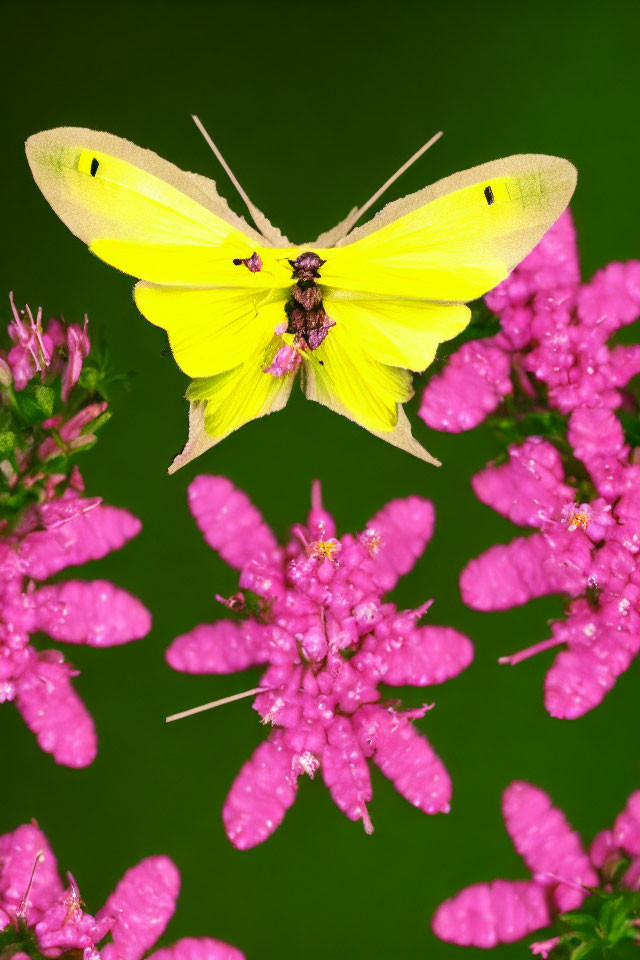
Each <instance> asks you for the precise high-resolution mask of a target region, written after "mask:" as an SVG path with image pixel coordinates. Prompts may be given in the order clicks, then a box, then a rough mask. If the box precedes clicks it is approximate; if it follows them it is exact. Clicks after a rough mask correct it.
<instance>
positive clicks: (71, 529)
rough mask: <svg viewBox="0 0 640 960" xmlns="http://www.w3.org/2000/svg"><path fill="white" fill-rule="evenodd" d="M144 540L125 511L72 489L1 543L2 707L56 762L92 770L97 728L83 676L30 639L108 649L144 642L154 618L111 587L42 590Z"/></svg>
mask: <svg viewBox="0 0 640 960" xmlns="http://www.w3.org/2000/svg"><path fill="white" fill-rule="evenodd" d="M139 530H140V521H139V520H138V519H137V518H136V517H134V516H133V515H132V514H130V513H129V512H128V511H126V510H121V509H118V508H116V507H110V506H105V505H103V504H102V503H101V502H100V500H99V498H91V499H87V498H83V497H80V496H79V495H78V493H77V492H75V491H74V490H72V489H69V490H68V491H67V493H66V494H65V495H64V496H63V497H60V498H58V499H56V500H53V501H51V502H50V503H44V504H38V505H35V506H33V507H32V508H31V509H30V510H29V511H27V512H26V513H25V514H23V516H22V517H21V521H20V527H19V528H18V531H19V532H14V533H12V534H8V535H5V536H3V537H2V538H0V703H2V702H5V701H7V700H13V701H14V702H15V704H16V706H17V708H18V710H19V711H20V713H21V714H22V716H23V718H24V720H25V722H26V724H27V726H28V727H29V728H30V729H31V730H32V731H33V732H34V733H35V734H36V736H37V738H38V743H39V745H40V747H41V748H42V749H43V750H44V751H45V752H47V753H51V754H52V755H53V757H54V759H55V760H56V762H58V763H61V764H65V765H66V766H70V767H84V766H86V765H87V764H89V763H91V762H92V760H93V759H94V757H95V755H96V749H97V743H96V733H95V729H94V725H93V720H92V719H91V716H90V715H89V713H88V712H87V710H86V708H85V706H84V704H83V703H82V701H81V700H80V699H79V698H78V696H77V694H76V693H75V692H74V690H73V687H72V685H71V678H72V677H73V676H75V675H76V674H77V671H74V669H73V667H72V666H71V665H70V664H69V663H68V662H67V661H66V660H65V659H64V657H63V656H62V654H61V653H59V652H58V651H57V650H44V651H38V650H36V649H35V647H33V646H32V644H31V634H34V633H37V632H43V633H46V634H48V635H49V636H50V637H51V638H52V639H54V640H56V641H58V642H65V643H83V644H88V645H89V646H93V647H109V646H114V645H116V644H121V643H128V642H129V641H131V640H137V639H138V638H140V637H143V636H145V634H147V633H148V631H149V629H150V627H151V618H150V615H149V613H148V611H147V610H146V608H145V607H144V606H143V605H142V604H141V603H140V601H139V600H137V599H136V598H135V597H133V596H131V595H130V594H129V593H127V592H126V591H124V590H121V589H120V588H119V587H116V586H114V585H113V584H112V583H109V582H108V581H106V580H90V581H85V580H67V581H64V582H62V583H56V584H51V585H48V586H47V585H44V586H39V582H41V581H43V580H46V579H47V578H48V577H50V576H52V575H54V574H57V573H59V572H60V571H61V570H64V569H65V568H66V567H68V566H72V565H78V564H83V563H86V562H87V561H89V560H97V559H99V558H101V557H104V556H106V555H107V554H108V553H111V552H112V551H113V550H117V549H119V548H120V547H122V546H124V544H125V543H126V542H127V541H128V540H130V539H131V538H132V537H134V536H136V534H137V533H138V532H139Z"/></svg>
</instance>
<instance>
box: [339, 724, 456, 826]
mask: <svg viewBox="0 0 640 960" xmlns="http://www.w3.org/2000/svg"><path fill="white" fill-rule="evenodd" d="M353 724H354V727H355V730H356V732H357V735H358V739H359V741H360V744H361V746H362V749H363V750H364V752H365V753H366V754H367V756H373V760H374V762H375V763H376V764H377V766H378V767H379V768H380V770H381V771H382V773H384V775H385V777H388V778H389V780H391V782H392V783H393V785H394V787H395V788H396V790H397V791H398V793H400V794H402V796H403V797H405V798H406V799H407V800H408V801H409V803H412V804H413V806H414V807H418V809H419V810H422V811H423V813H448V812H449V806H450V801H451V779H450V777H449V774H448V773H447V770H446V768H445V767H444V765H443V763H442V761H441V760H440V758H439V757H438V756H437V755H436V753H435V752H434V751H433V749H432V747H431V745H430V744H429V741H428V740H427V739H426V737H423V736H422V735H421V734H420V733H418V731H417V730H416V729H415V728H414V726H413V724H412V723H411V721H410V720H408V719H407V718H406V717H404V716H403V715H402V714H401V713H397V712H396V711H395V710H393V709H391V708H384V707H380V706H374V705H366V706H363V707H361V708H360V709H359V710H358V711H357V713H356V714H354V717H353Z"/></svg>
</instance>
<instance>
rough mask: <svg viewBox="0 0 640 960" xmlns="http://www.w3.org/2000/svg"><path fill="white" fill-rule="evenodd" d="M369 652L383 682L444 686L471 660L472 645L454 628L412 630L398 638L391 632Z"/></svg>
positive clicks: (417, 628)
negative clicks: (379, 667) (380, 669)
mask: <svg viewBox="0 0 640 960" xmlns="http://www.w3.org/2000/svg"><path fill="white" fill-rule="evenodd" d="M372 650H373V654H374V656H377V657H379V658H380V660H381V663H382V669H383V671H384V672H383V673H382V679H383V681H384V683H387V684H390V685H391V686H398V687H403V686H414V687H426V686H429V685H430V684H432V683H444V682H445V680H449V679H450V678H451V677H457V676H458V674H459V673H461V671H462V670H464V669H465V668H466V667H468V666H469V664H470V663H471V661H472V660H473V644H472V643H471V641H470V640H469V638H468V637H465V635H464V634H463V633H459V632H458V631H457V630H454V629H453V627H437V626H430V625H429V626H424V627H415V628H414V629H413V630H410V631H408V632H406V633H404V634H403V635H402V636H400V637H398V636H396V635H395V634H394V633H391V634H390V635H389V636H387V637H385V638H384V639H378V640H376V641H375V642H374V644H372ZM357 656H358V655H356V658H354V659H357Z"/></svg>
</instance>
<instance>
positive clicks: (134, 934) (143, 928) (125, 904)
mask: <svg viewBox="0 0 640 960" xmlns="http://www.w3.org/2000/svg"><path fill="white" fill-rule="evenodd" d="M179 889H180V874H179V873H178V870H177V868H176V866H175V864H174V863H173V861H172V860H170V859H169V858H168V857H164V856H155V857H147V858H146V859H145V860H142V861H141V862H140V863H138V864H137V865H136V866H135V867H131V869H130V870H127V872H126V873H125V875H124V876H123V878H122V880H120V882H119V883H118V885H117V886H116V888H115V890H114V891H113V893H112V894H111V895H110V896H109V897H108V898H107V900H106V903H105V904H104V906H103V907H102V908H101V909H100V910H99V911H98V912H97V914H96V915H95V917H94V916H92V915H91V914H89V913H86V912H85V909H84V906H85V905H84V903H83V901H82V900H81V898H80V892H79V890H78V885H77V883H76V881H75V880H74V878H73V876H72V875H71V874H70V873H68V874H67V884H66V885H65V884H64V883H63V882H62V881H61V879H60V876H59V873H58V866H57V863H56V859H55V856H54V854H53V852H52V850H51V848H50V846H49V843H48V841H47V838H46V837H45V835H44V834H43V833H42V831H41V830H40V829H39V828H38V826H37V825H36V824H24V825H23V826H20V827H18V828H17V830H14V831H13V833H5V834H4V835H3V836H0V956H7V957H13V960H27V958H28V957H32V958H33V957H34V956H36V957H37V956H38V955H40V956H42V957H60V956H61V955H63V954H64V955H66V954H69V953H70V951H82V957H83V960H101V958H102V960H141V958H142V957H143V956H145V954H147V952H148V951H149V950H150V949H151V948H152V947H153V945H154V944H155V943H156V941H157V940H158V938H159V937H161V936H162V934H163V933H164V931H165V929H166V927H167V924H168V923H169V920H170V919H171V917H172V915H173V913H174V910H175V906H176V901H177V898H178V892H179ZM107 935H110V939H109V942H107V943H105V944H104V945H102V946H101V941H103V940H104V939H105V937H107ZM243 957H244V955H243V954H242V953H241V952H240V951H239V950H236V949H235V947H230V946H229V945H228V944H226V943H222V942H221V941H219V940H212V939H210V938H208V937H199V938H197V939H196V938H190V937H189V938H185V939H183V940H178V942H177V943H175V944H174V945H173V946H171V947H164V948H162V949H160V950H156V951H155V952H154V953H152V954H151V955H150V957H149V960H243Z"/></svg>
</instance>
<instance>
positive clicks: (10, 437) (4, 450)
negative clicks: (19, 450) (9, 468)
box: [0, 430, 17, 460]
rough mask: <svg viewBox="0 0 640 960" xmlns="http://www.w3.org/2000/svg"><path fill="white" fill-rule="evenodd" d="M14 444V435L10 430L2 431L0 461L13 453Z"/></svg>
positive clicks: (0, 435)
mask: <svg viewBox="0 0 640 960" xmlns="http://www.w3.org/2000/svg"><path fill="white" fill-rule="evenodd" d="M16 443H17V438H16V435H15V433H13V432H12V431H11V430H4V431H3V432H2V433H0V459H2V460H4V459H5V458H6V457H8V456H9V454H10V453H13V451H14V450H15V447H16Z"/></svg>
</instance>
